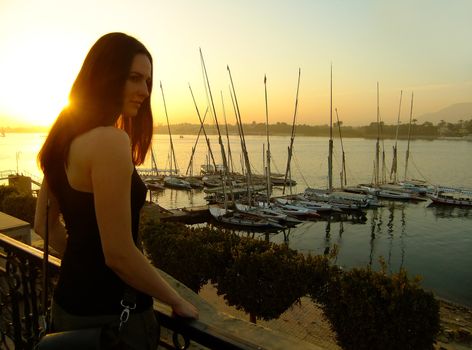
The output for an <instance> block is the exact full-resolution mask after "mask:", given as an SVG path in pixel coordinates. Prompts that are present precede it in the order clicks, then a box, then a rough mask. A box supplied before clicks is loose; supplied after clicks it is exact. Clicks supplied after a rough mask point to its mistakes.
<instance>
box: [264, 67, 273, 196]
mask: <svg viewBox="0 0 472 350" xmlns="http://www.w3.org/2000/svg"><path fill="white" fill-rule="evenodd" d="M264 96H265V112H266V135H267V151H266V181H267V205H269V199H270V195H271V192H272V188H271V187H272V186H271V185H272V183H271V179H270V141H269V107H268V103H267V77H266V75H265V74H264Z"/></svg>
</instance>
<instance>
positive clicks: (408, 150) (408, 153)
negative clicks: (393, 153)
mask: <svg viewBox="0 0 472 350" xmlns="http://www.w3.org/2000/svg"><path fill="white" fill-rule="evenodd" d="M412 117H413V93H411V105H410V123H409V125H408V143H407V147H406V156H405V176H404V177H403V180H404V181H406V173H407V170H408V159H409V158H410V139H411V120H412Z"/></svg>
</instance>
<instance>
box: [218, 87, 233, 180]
mask: <svg viewBox="0 0 472 350" xmlns="http://www.w3.org/2000/svg"><path fill="white" fill-rule="evenodd" d="M220 94H221V105H222V106H223V117H224V120H225V128H226V141H227V143H228V160H229V164H228V166H229V172H230V173H232V172H234V165H233V156H232V155H231V146H230V142H229V132H228V123H227V122H226V110H225V103H224V100H223V91H221V90H220Z"/></svg>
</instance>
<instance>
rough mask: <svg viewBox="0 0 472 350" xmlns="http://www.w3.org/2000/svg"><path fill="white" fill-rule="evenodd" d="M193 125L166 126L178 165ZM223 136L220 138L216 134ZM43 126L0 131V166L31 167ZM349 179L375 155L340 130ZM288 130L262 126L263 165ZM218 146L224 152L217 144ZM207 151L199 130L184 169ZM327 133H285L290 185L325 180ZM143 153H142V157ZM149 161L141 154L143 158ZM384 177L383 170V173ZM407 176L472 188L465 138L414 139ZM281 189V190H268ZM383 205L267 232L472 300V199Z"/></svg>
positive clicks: (160, 138) (250, 141)
mask: <svg viewBox="0 0 472 350" xmlns="http://www.w3.org/2000/svg"><path fill="white" fill-rule="evenodd" d="M195 140H196V136H194V135H182V136H181V135H175V136H174V138H173V144H174V149H175V154H176V158H177V164H178V166H179V168H180V171H181V172H182V173H185V171H186V169H187V167H188V164H189V160H190V155H191V153H192V148H193V146H194V144H195ZM210 141H211V146H212V150H213V153H214V156H215V159H216V162H217V163H221V156H219V155H220V154H221V151H220V149H221V148H220V146H219V143H218V138H217V137H216V136H210ZM223 141H224V142H225V144H226V138H224V140H223ZM265 141H266V138H265V137H264V136H246V146H247V150H248V154H249V157H250V159H251V164H252V168H253V169H252V170H253V172H254V173H260V174H261V173H262V168H263V144H264V143H265ZM43 142H44V134H7V135H6V136H5V137H0V165H1V166H0V170H7V169H12V170H15V171H16V170H17V169H18V171H19V172H20V173H21V172H24V173H29V174H32V175H35V176H38V177H40V176H41V172H40V171H39V169H38V168H37V165H36V155H37V152H38V150H39V148H40V147H41V144H42V143H43ZM343 143H344V150H345V155H346V163H347V180H348V185H355V184H358V183H367V182H371V180H372V174H373V161H374V158H375V143H376V141H375V140H367V139H360V138H355V139H354V138H352V139H344V140H343ZM289 144H290V137H288V136H271V139H270V147H271V154H272V172H280V173H284V172H285V167H286V161H287V148H288V146H289ZM393 145H394V141H393V140H385V141H384V143H383V145H382V143H381V148H382V146H383V148H384V149H385V154H386V157H385V158H386V165H387V167H388V168H390V164H391V159H392V147H393ZM230 147H231V153H232V156H233V157H232V158H233V165H234V168H235V170H236V171H240V169H241V164H242V160H241V146H240V141H239V137H237V136H231V137H230ZM340 148H341V146H340V142H339V140H334V170H333V174H334V181H333V184H334V186H339V182H340V180H339V175H337V174H339V172H340V170H339V169H340V164H341V149H340ZM406 148H407V141H405V140H401V141H398V154H399V159H398V173H399V175H398V176H399V178H400V179H403V178H404V169H405V152H406ZM153 149H154V152H155V154H156V158H157V163H158V167H159V168H169V137H168V136H167V135H155V137H154V140H153ZM226 153H228V151H227V149H226ZM207 157H208V151H207V149H206V145H205V142H204V140H203V139H200V141H199V143H198V146H197V147H196V151H195V156H194V161H193V164H194V167H193V171H194V173H195V174H197V173H199V167H200V165H201V164H204V163H205V162H206V159H207ZM327 157H328V139H327V138H322V137H302V136H297V137H296V138H295V140H294V158H293V161H292V166H291V168H292V178H293V179H295V180H296V181H297V182H298V185H297V186H296V187H294V188H292V191H293V192H294V193H297V192H302V191H303V190H304V189H305V188H306V187H307V186H311V187H321V188H326V187H327V182H328V180H327V173H328V171H327ZM149 158H150V157H149ZM143 166H145V167H150V159H148V160H147V161H146V163H145V164H144V165H143ZM387 177H388V175H387ZM407 178H409V179H411V178H414V179H424V180H427V181H429V182H430V183H433V184H441V185H450V186H463V187H468V188H472V142H468V141H455V140H433V141H424V140H413V141H411V144H410V159H409V164H408V171H407ZM276 191H277V193H280V190H276ZM203 197H204V194H203V192H201V191H195V190H193V191H192V192H183V191H176V190H169V189H168V190H165V191H164V192H162V193H159V194H158V195H157V196H156V197H154V199H155V200H156V201H158V202H159V204H160V205H162V206H163V207H166V208H177V207H184V206H191V205H200V204H204V203H205V200H204V199H203ZM383 204H384V207H381V208H378V209H369V210H367V211H366V220H365V221H361V222H358V221H354V222H353V221H331V222H328V221H308V222H304V223H302V224H300V225H298V226H297V227H296V228H292V229H291V230H290V231H286V232H285V235H284V234H283V233H277V234H271V235H270V240H271V241H273V242H283V241H284V236H285V237H288V242H289V246H290V247H291V248H293V249H297V250H298V251H300V252H303V253H312V254H323V253H324V252H326V251H327V250H329V249H332V247H333V246H334V245H337V246H338V247H339V253H338V256H337V258H336V263H337V264H339V265H341V266H344V267H346V268H349V267H355V266H358V267H360V266H366V265H369V264H371V265H372V266H374V268H378V266H379V263H378V261H379V258H380V257H382V258H383V259H384V260H385V262H386V265H387V269H388V270H389V271H392V272H396V271H398V270H399V269H400V268H401V267H404V268H406V269H407V271H408V273H409V274H410V275H411V276H414V275H420V276H421V277H422V286H423V287H424V288H426V289H428V290H432V291H433V292H434V293H435V294H437V295H438V296H440V297H442V298H445V299H448V300H451V301H453V302H456V303H460V304H463V305H467V306H469V307H470V306H472V271H471V266H472V209H467V208H450V207H440V206H429V204H430V202H429V201H426V202H417V203H409V202H394V201H384V202H383Z"/></svg>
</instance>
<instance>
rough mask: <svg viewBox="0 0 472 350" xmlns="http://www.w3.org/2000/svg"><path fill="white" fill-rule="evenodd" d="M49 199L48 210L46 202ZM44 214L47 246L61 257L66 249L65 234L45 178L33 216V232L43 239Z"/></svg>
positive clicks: (54, 198) (57, 208) (53, 197)
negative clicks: (47, 234) (47, 232)
mask: <svg viewBox="0 0 472 350" xmlns="http://www.w3.org/2000/svg"><path fill="white" fill-rule="evenodd" d="M48 199H49V210H47V202H48ZM46 213H48V215H49V217H48V230H49V237H48V239H49V245H50V246H51V247H53V248H54V250H56V251H57V252H58V253H59V255H60V256H61V257H62V255H63V254H64V250H65V248H66V242H67V233H66V229H65V227H64V225H63V224H62V222H61V220H60V210H59V203H58V202H57V199H56V197H55V196H54V195H53V194H52V192H51V191H50V190H49V186H48V183H47V181H46V178H44V179H43V183H42V184H41V189H40V190H39V194H38V198H37V201H36V212H35V214H34V230H35V232H36V233H37V234H38V235H40V236H41V237H42V238H43V239H44V238H45V236H46Z"/></svg>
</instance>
